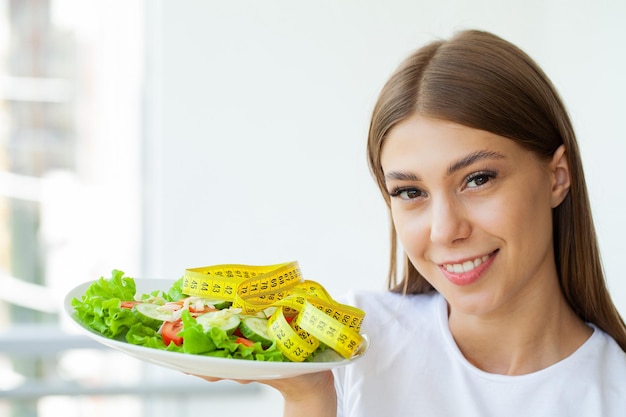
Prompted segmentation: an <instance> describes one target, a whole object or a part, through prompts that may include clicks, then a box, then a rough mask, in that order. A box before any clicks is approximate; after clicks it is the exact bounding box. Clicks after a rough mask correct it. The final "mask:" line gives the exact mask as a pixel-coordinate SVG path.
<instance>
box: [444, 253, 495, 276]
mask: <svg viewBox="0 0 626 417" xmlns="http://www.w3.org/2000/svg"><path fill="white" fill-rule="evenodd" d="M487 259H489V256H487V255H485V256H483V257H482V258H476V259H474V260H473V261H465V262H463V263H462V264H445V265H444V268H446V270H447V271H448V272H454V273H456V274H460V273H462V272H469V271H471V270H472V269H474V268H476V267H477V266H478V265H480V264H482V263H483V262H485V261H486V260H487Z"/></svg>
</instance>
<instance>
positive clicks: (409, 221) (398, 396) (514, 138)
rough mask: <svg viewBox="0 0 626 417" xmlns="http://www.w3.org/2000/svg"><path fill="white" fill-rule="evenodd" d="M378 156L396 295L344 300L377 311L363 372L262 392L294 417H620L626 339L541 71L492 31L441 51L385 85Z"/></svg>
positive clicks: (571, 145)
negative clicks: (280, 399) (274, 393)
mask: <svg viewBox="0 0 626 417" xmlns="http://www.w3.org/2000/svg"><path fill="white" fill-rule="evenodd" d="M368 155H369V163H370V167H371V170H372V172H373V174H374V176H375V178H376V180H377V182H378V185H379V187H380V189H381V191H382V193H383V196H384V198H385V201H386V202H387V205H388V207H389V210H390V217H391V243H392V245H391V268H390V274H389V288H390V291H389V292H387V293H355V294H353V295H351V297H350V298H349V299H348V300H346V301H347V302H348V303H349V304H352V305H356V306H358V307H359V308H361V309H363V310H365V311H366V313H367V316H366V318H365V321H364V323H363V331H364V332H366V333H368V335H369V337H370V339H371V347H370V351H369V352H368V354H367V355H365V357H364V358H362V359H360V360H359V361H357V362H355V363H354V364H352V365H349V366H346V367H344V368H340V369H338V370H336V371H333V373H330V372H328V373H321V374H316V375H308V376H302V377H298V378H293V379H288V380H276V381H269V382H267V383H268V384H269V385H271V386H273V387H275V388H277V389H278V390H280V391H281V393H282V394H283V396H284V397H285V415H286V416H300V415H305V414H306V415H307V416H336V415H339V416H344V417H348V416H349V417H356V416H358V417H367V416H372V417H374V416H383V415H384V416H399V415H416V416H422V415H423V416H460V415H462V416H465V417H467V416H503V415H506V416H573V415H580V416H600V415H602V416H623V415H624V413H625V412H626V411H625V410H626V353H625V351H626V327H625V326H624V322H623V320H622V319H621V318H620V316H619V314H618V312H617V310H616V308H615V306H614V305H613V303H612V301H611V299H610V296H609V294H608V292H607V289H606V286H605V282H604V276H603V272H602V266H601V263H600V256H599V253H598V244H597V241H596V236H595V231H594V226H593V221H592V216H591V210H590V205H589V200H588V195H587V189H586V185H585V179H584V175H583V170H582V163H581V158H580V154H579V150H578V146H577V143H576V138H575V135H574V132H573V129H572V126H571V123H570V120H569V117H568V115H567V113H566V110H565V108H564V106H563V103H562V102H561V100H560V98H559V96H558V94H557V93H556V91H555V89H554V87H553V86H552V84H551V82H550V81H549V80H548V78H547V77H546V76H545V75H544V73H543V72H542V71H541V69H540V68H539V67H538V66H537V65H536V64H535V63H534V62H533V61H532V60H531V59H530V58H529V57H528V56H527V55H526V54H525V53H523V52H522V51H521V50H520V49H518V48H517V47H515V46H514V45H512V44H510V43H508V42H506V41H504V40H503V39H501V38H499V37H497V36H494V35H492V34H489V33H485V32H480V31H463V32H460V33H458V34H456V35H455V36H454V37H452V38H451V39H449V40H447V41H436V42H433V43H431V44H429V45H427V46H425V47H423V48H421V49H419V50H418V51H417V52H415V53H414V54H413V55H411V56H410V57H409V58H408V59H407V60H406V61H405V62H404V63H403V64H402V65H401V66H400V67H399V68H398V70H397V71H396V72H395V73H394V74H393V75H392V77H391V78H390V80H389V81H388V82H387V84H386V85H385V86H384V88H383V90H382V92H381V94H380V97H379V100H378V102H377V104H376V107H375V109H374V112H373V116H372V121H371V126H370V133H369V141H368ZM398 242H399V243H400V244H401V248H402V249H403V258H404V259H403V260H402V261H401V262H397V261H396V254H397V252H398V247H397V244H398ZM399 263H401V264H402V268H399V265H398V264H399ZM399 269H402V271H401V272H402V278H401V280H400V282H397V280H396V275H397V274H398V272H399Z"/></svg>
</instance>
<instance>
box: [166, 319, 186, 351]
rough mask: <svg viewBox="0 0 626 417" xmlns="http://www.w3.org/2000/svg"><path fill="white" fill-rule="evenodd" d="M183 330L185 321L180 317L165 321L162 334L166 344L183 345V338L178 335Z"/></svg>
mask: <svg viewBox="0 0 626 417" xmlns="http://www.w3.org/2000/svg"><path fill="white" fill-rule="evenodd" d="M181 330H183V321H182V320H180V319H178V320H176V321H166V322H164V323H163V326H162V327H161V336H162V337H163V343H165V346H169V345H170V343H174V344H175V345H176V346H180V345H182V344H183V338H182V336H179V335H178V333H180V331H181Z"/></svg>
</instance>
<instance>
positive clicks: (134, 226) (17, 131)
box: [0, 0, 143, 417]
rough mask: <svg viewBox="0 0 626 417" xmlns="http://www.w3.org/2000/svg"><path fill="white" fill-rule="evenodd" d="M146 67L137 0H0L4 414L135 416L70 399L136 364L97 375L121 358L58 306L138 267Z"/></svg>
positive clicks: (130, 407)
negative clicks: (78, 330) (71, 294)
mask: <svg viewBox="0 0 626 417" xmlns="http://www.w3.org/2000/svg"><path fill="white" fill-rule="evenodd" d="M142 65H143V11H142V1H140V0H107V1H97V0H0V417H5V416H6V417H8V416H10V417H17V416H19V417H25V416H42V417H43V416H56V415H58V414H59V411H58V410H59V408H62V409H63V410H64V415H66V416H67V415H68V414H69V415H70V416H72V415H77V416H78V415H81V416H84V415H90V416H95V415H110V414H112V413H113V412H114V411H113V410H114V408H111V407H118V408H116V410H119V408H120V407H122V408H124V410H125V412H126V413H129V414H131V415H138V413H139V410H140V405H141V404H140V402H139V401H138V400H136V399H134V398H132V397H130V398H126V397H124V398H119V397H118V398H116V399H115V401H113V400H110V401H109V400H103V399H102V398H100V397H89V396H87V397H73V396H72V395H74V394H79V395H80V394H84V393H88V394H89V393H90V392H91V393H96V394H97V393H98V388H99V387H105V388H106V389H108V390H109V391H110V392H113V393H114V392H115V389H116V388H115V387H116V386H117V387H119V385H120V380H123V381H124V382H125V383H126V384H130V383H132V382H133V381H135V380H136V379H137V378H138V375H139V371H138V369H139V365H138V362H137V361H131V362H130V363H128V365H127V366H125V369H126V370H127V372H124V373H119V372H117V373H116V374H114V373H113V372H112V371H110V370H109V371H107V364H108V363H111V361H116V363H117V364H118V365H119V364H124V363H125V362H123V361H124V359H123V358H120V354H116V353H115V352H110V351H107V350H104V349H88V350H85V349H82V348H85V347H89V346H83V345H85V341H84V340H83V339H82V338H78V337H74V336H73V335H72V331H71V326H69V323H67V322H66V321H67V320H66V318H64V316H63V314H62V312H61V308H62V299H63V295H64V294H65V293H66V292H67V291H68V290H69V289H70V288H72V287H73V286H75V285H77V284H78V283H80V282H83V281H87V280H91V279H96V278H98V277H99V276H101V275H104V274H107V273H108V272H110V271H111V270H112V269H114V268H117V269H122V270H124V269H126V270H128V271H133V272H137V271H138V268H139V265H140V260H139V237H140V233H141V230H140V221H139V219H140V203H141V197H140V189H139V184H140V172H141V169H140V168H141V167H140V159H139V146H140V138H141V131H140V128H141V113H140V110H141V106H140V103H141V89H142V86H143V80H142V77H143V68H142ZM60 330H61V331H60ZM79 348H80V349H79ZM74 349H78V350H74ZM116 368H118V367H116ZM118 369H119V368H118ZM111 384H117V385H111ZM111 387H113V388H111ZM94 388H95V390H94ZM89 390H91V391H89ZM118 391H121V389H119V388H118Z"/></svg>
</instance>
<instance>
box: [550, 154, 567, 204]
mask: <svg viewBox="0 0 626 417" xmlns="http://www.w3.org/2000/svg"><path fill="white" fill-rule="evenodd" d="M550 174H551V176H552V201H551V203H552V208H555V207H557V206H558V205H559V204H561V203H562V202H563V200H564V199H565V197H566V196H567V193H568V192H569V188H570V171H569V163H568V161H567V154H566V152H565V145H561V146H559V147H558V148H557V150H556V151H555V152H554V154H553V155H552V160H551V161H550Z"/></svg>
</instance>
